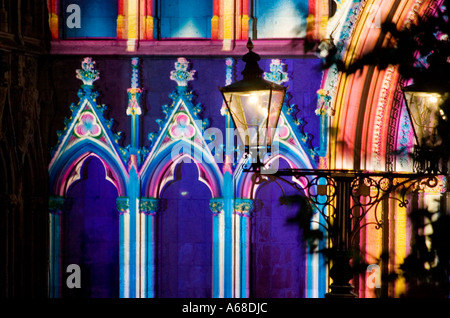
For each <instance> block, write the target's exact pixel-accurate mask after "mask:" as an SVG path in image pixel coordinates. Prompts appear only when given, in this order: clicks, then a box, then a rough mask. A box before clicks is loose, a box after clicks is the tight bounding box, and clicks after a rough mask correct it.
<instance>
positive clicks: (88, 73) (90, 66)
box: [76, 57, 100, 86]
mask: <svg viewBox="0 0 450 318" xmlns="http://www.w3.org/2000/svg"><path fill="white" fill-rule="evenodd" d="M94 65H95V61H93V60H92V57H85V58H84V59H83V61H82V62H81V69H78V70H76V72H77V78H78V79H80V80H82V81H83V85H86V86H93V84H94V82H95V81H96V80H98V79H99V78H100V73H99V71H97V70H95V69H94Z"/></svg>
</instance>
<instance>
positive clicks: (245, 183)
mask: <svg viewBox="0 0 450 318" xmlns="http://www.w3.org/2000/svg"><path fill="white" fill-rule="evenodd" d="M279 159H284V160H285V161H286V162H287V163H288V164H289V168H291V169H312V168H313V164H312V163H311V160H310V159H309V157H308V155H307V154H306V152H305V151H304V149H303V148H298V147H292V145H289V144H287V143H285V142H280V143H279V151H278V154H276V155H274V156H273V157H271V158H270V160H269V161H268V162H266V163H271V162H273V161H275V160H279ZM252 175H253V174H252V173H243V172H242V171H241V172H239V173H238V174H237V176H236V196H237V197H240V198H249V199H253V198H254V197H255V193H256V191H257V189H258V186H259V185H256V184H255V183H254V181H253V180H252Z"/></svg>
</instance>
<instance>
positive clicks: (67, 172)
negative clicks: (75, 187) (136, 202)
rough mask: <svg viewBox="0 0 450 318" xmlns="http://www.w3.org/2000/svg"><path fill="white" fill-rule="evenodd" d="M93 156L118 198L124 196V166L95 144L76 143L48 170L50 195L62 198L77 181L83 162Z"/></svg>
mask: <svg viewBox="0 0 450 318" xmlns="http://www.w3.org/2000/svg"><path fill="white" fill-rule="evenodd" d="M90 156H95V157H97V158H98V159H100V161H101V162H102V163H103V165H104V167H105V170H106V178H107V180H109V181H110V182H111V183H112V184H113V185H114V186H115V187H116V189H117V192H118V194H119V196H126V189H127V180H128V172H127V170H126V168H125V166H124V165H123V164H122V163H121V161H119V163H118V160H117V158H114V157H113V156H111V154H110V152H109V151H108V150H106V149H104V148H102V147H100V146H98V145H97V144H95V143H92V142H88V143H81V142H79V143H77V144H76V145H74V146H73V147H71V148H69V149H67V150H66V151H64V152H63V153H62V154H61V156H60V157H59V158H58V160H57V161H56V162H54V163H53V164H52V165H51V166H50V169H49V175H50V189H51V192H52V194H55V195H59V196H64V195H65V194H66V192H67V190H68V188H69V186H70V185H71V184H72V183H73V182H74V181H76V180H78V179H79V174H80V172H81V171H80V169H81V167H82V164H83V162H84V161H85V160H86V159H87V158H88V157H90Z"/></svg>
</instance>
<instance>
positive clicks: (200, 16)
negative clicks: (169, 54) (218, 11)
mask: <svg viewBox="0 0 450 318" xmlns="http://www.w3.org/2000/svg"><path fill="white" fill-rule="evenodd" d="M212 4H213V1H211V0H161V1H160V12H159V16H160V21H161V38H163V39H164V38H210V36H211V18H212Z"/></svg>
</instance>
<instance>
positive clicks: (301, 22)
mask: <svg viewBox="0 0 450 318" xmlns="http://www.w3.org/2000/svg"><path fill="white" fill-rule="evenodd" d="M254 15H255V17H256V21H257V22H256V23H257V35H256V36H257V38H259V39H262V38H303V37H305V36H306V17H307V16H308V0H256V3H255V9H254Z"/></svg>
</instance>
